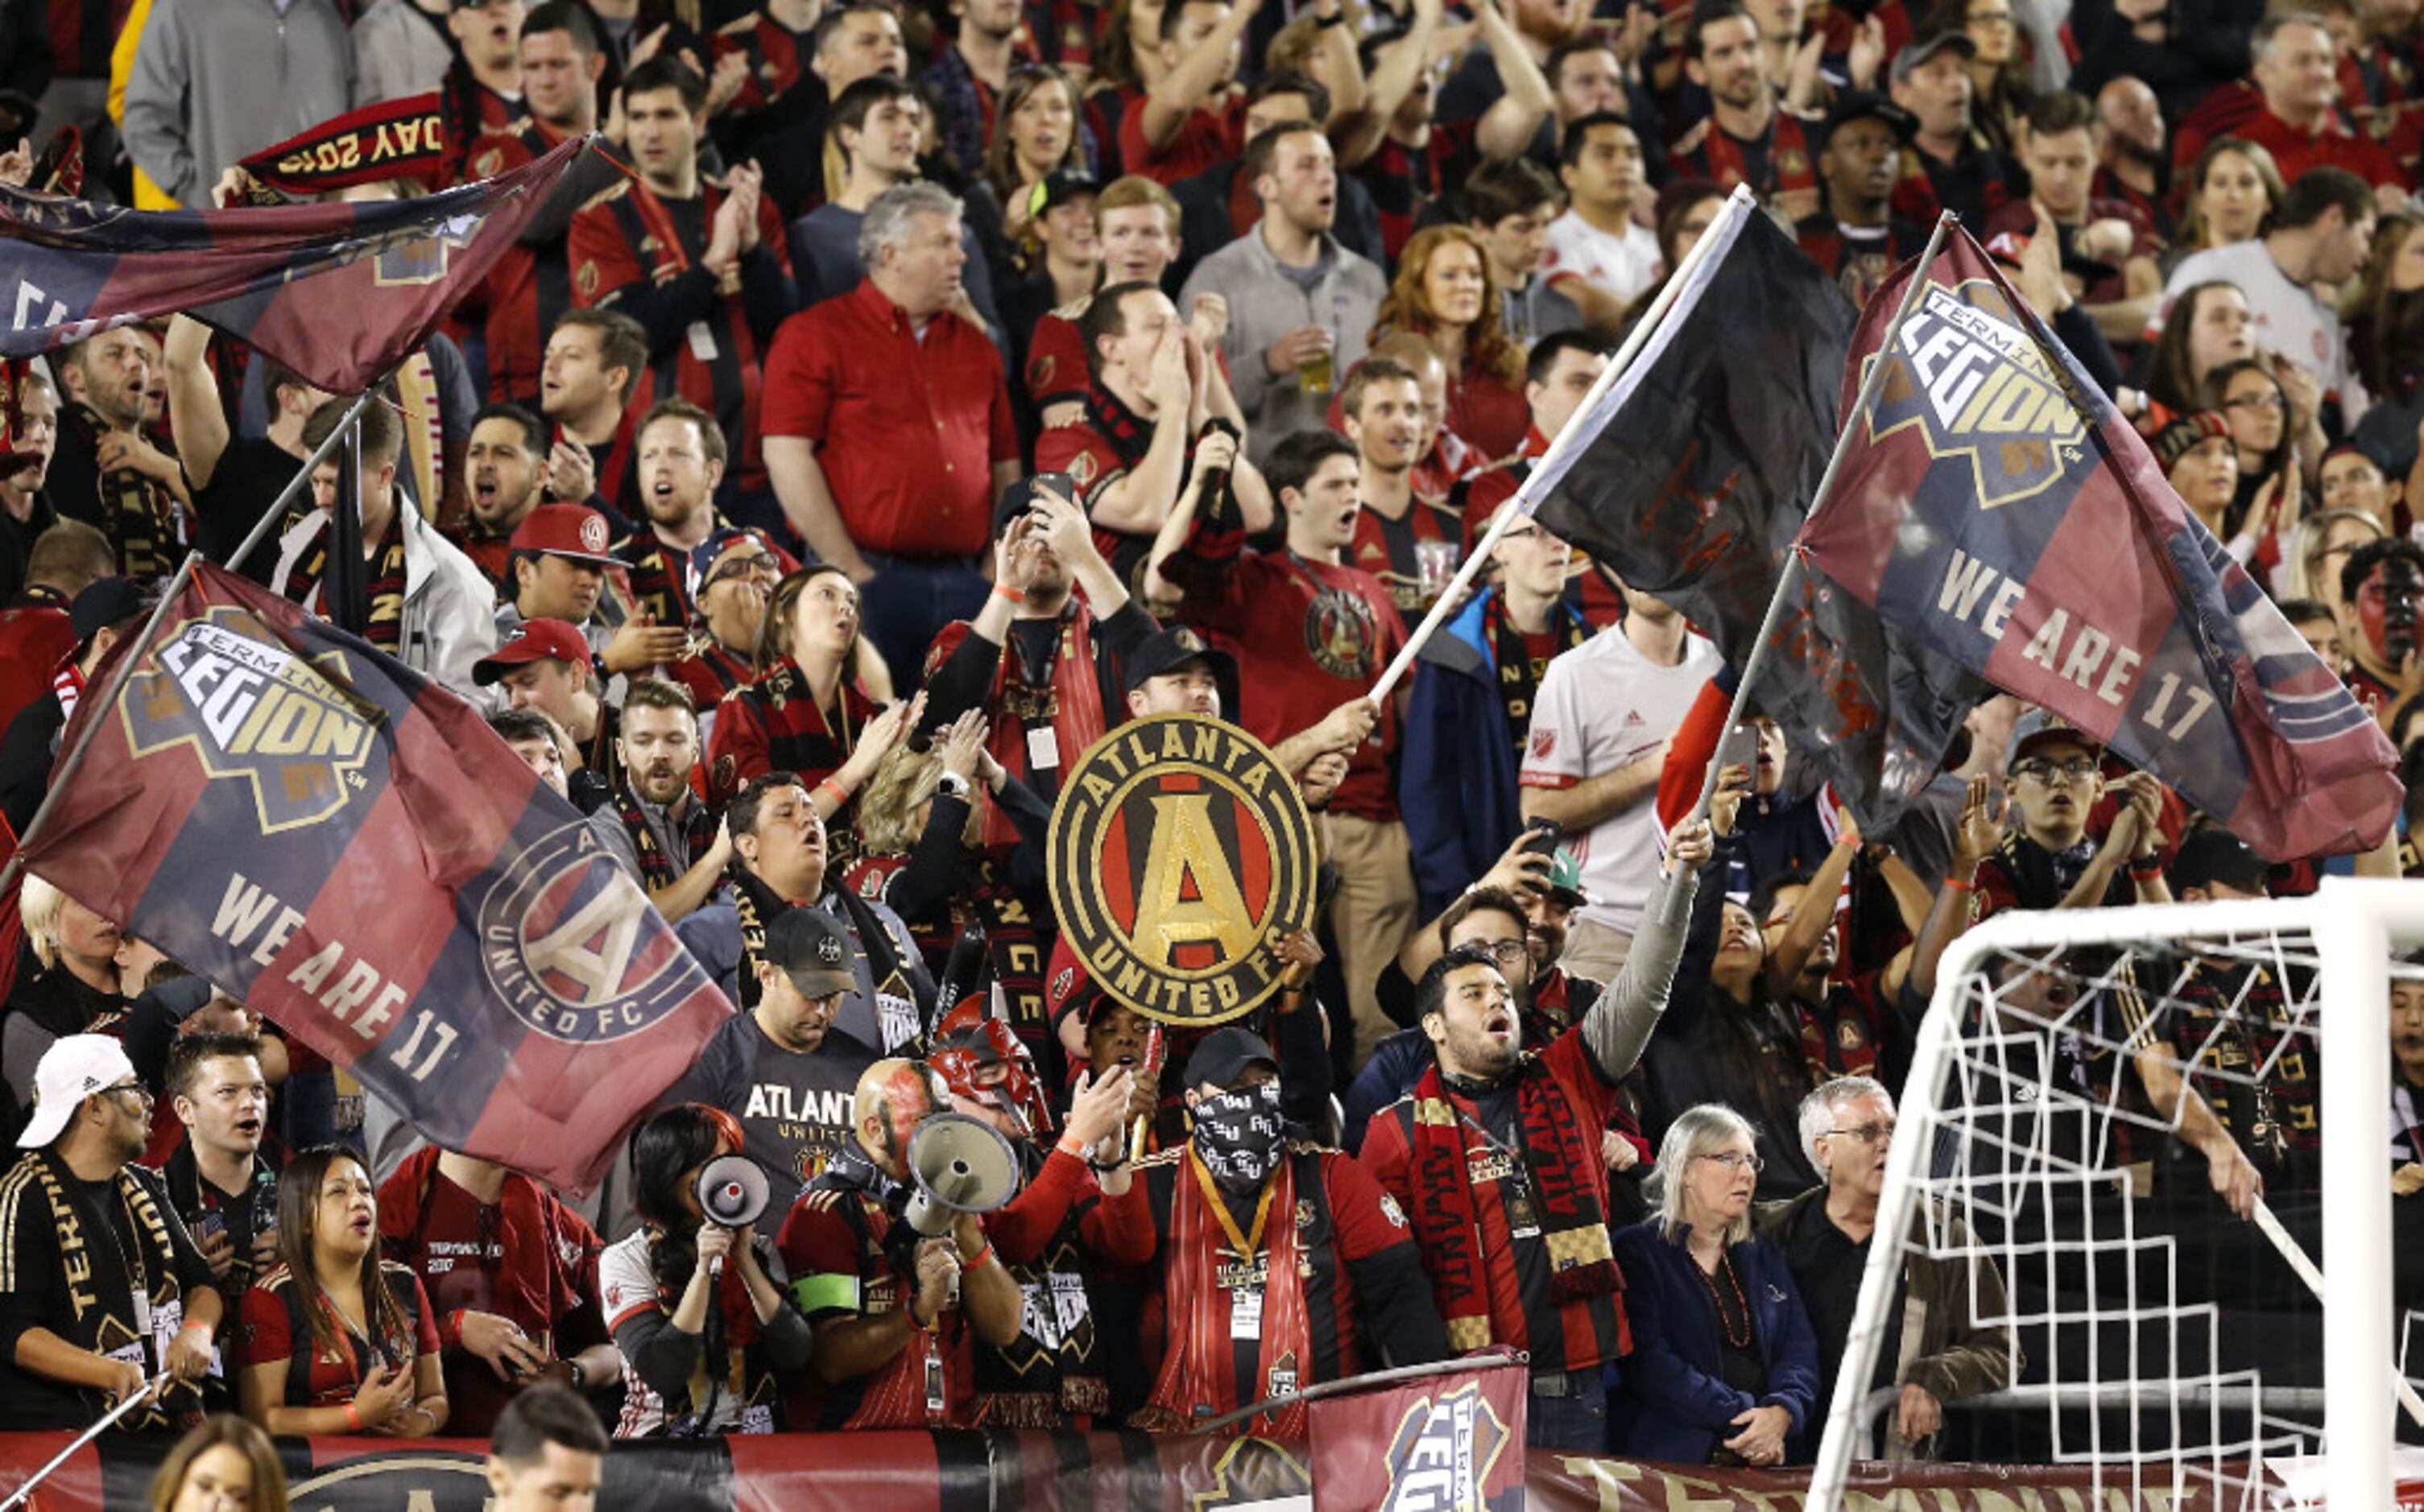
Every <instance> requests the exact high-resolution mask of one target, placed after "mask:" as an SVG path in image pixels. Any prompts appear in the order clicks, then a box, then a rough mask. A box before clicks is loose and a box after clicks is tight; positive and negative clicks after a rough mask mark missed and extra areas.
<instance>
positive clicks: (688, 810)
mask: <svg viewBox="0 0 2424 1512" xmlns="http://www.w3.org/2000/svg"><path fill="white" fill-rule="evenodd" d="M617 723H618V724H619V726H620V728H619V729H618V730H617V732H616V735H615V739H616V740H617V741H618V742H620V748H619V750H618V751H617V752H616V756H617V757H618V759H617V762H616V765H617V766H618V767H619V768H620V769H621V772H622V777H621V780H620V781H618V782H616V783H615V784H614V796H613V797H612V798H611V799H610V800H608V802H607V804H606V806H604V807H602V808H599V809H598V811H597V812H596V813H594V814H592V815H590V816H589V823H590V827H591V828H593V829H595V830H596V831H597V832H598V839H599V841H600V842H601V843H602V844H603V845H604V846H605V848H606V849H607V850H608V851H612V852H613V853H614V858H615V859H616V860H618V861H620V862H622V863H623V865H625V866H626V867H630V869H631V872H632V874H633V875H634V876H637V877H638V878H639V879H640V883H641V885H642V886H644V887H646V888H647V890H648V901H649V902H650V903H651V904H653V905H654V906H655V908H656V910H657V912H658V913H660V914H662V915H664V916H665V919H666V920H667V922H671V921H672V920H675V919H678V918H681V917H683V916H684V915H688V914H689V913H691V912H692V911H693V910H694V909H696V908H697V907H698V906H699V905H700V904H702V903H704V902H706V901H707V900H708V899H710V898H712V897H713V896H714V895H715V892H716V889H717V888H718V887H720V886H722V885H723V883H724V870H725V867H726V866H728V865H730V864H731V861H732V838H731V836H729V835H727V834H726V833H725V830H724V827H723V825H722V824H721V823H720V822H719V821H718V819H717V816H716V812H715V810H714V809H713V808H712V807H710V805H709V804H707V803H706V802H705V801H703V800H702V799H700V798H699V796H698V795H697V794H696V793H695V792H694V791H693V790H692V777H693V774H694V773H695V772H697V770H698V752H699V745H698V708H697V706H696V705H695V704H694V703H692V702H691V695H690V692H689V691H688V690H686V689H684V688H683V687H682V686H681V685H680V684H678V683H672V682H666V681H664V680H663V679H662V678H659V677H634V678H632V679H631V681H630V686H629V687H628V688H627V689H625V690H624V693H623V708H622V713H621V715H620V717H619V719H618V721H617Z"/></svg>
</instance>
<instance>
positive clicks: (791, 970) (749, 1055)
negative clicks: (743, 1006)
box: [667, 908, 877, 1210]
mask: <svg viewBox="0 0 2424 1512" xmlns="http://www.w3.org/2000/svg"><path fill="white" fill-rule="evenodd" d="M858 955H859V950H858V947H857V946H856V945H855V944H853V942H852V939H851V931H850V930H849V929H848V928H847V927H846V926H844V925H843V923H842V922H841V920H840V919H838V918H837V917H836V916H835V915H833V914H830V913H827V912H826V911H825V910H823V909H821V908H792V909H787V910H785V911H784V912H782V913H780V914H777V915H774V917H773V920H772V921H771V922H770V923H768V924H767V926H766V934H765V944H764V946H763V947H761V948H760V949H759V951H758V959H757V966H756V973H757V987H758V992H757V999H758V1001H757V1006H755V1007H754V1008H752V1009H750V1010H749V1011H747V1012H745V1013H742V1014H739V1015H737V1016H735V1017H733V1018H730V1019H726V1021H725V1022H724V1024H723V1026H722V1027H719V1028H718V1029H717V1031H716V1034H715V1037H714V1038H713V1039H712V1040H710V1041H709V1042H708V1044H707V1048H706V1049H704V1050H702V1051H700V1052H699V1058H698V1062H697V1064H696V1065H694V1066H693V1067H692V1068H691V1070H690V1071H689V1073H687V1074H685V1075H684V1076H683V1077H682V1079H681V1081H680V1083H679V1084H678V1086H677V1087H676V1089H675V1090H674V1091H673V1092H671V1093H669V1094H667V1098H668V1101H671V1102H685V1103H698V1104H701V1105H704V1106H708V1107H718V1108H722V1109H724V1111H726V1113H729V1114H730V1115H732V1117H733V1119H734V1120H735V1121H736V1122H738V1123H739V1124H740V1126H741V1129H742V1133H743V1134H744V1135H745V1136H747V1143H746V1145H745V1149H746V1152H747V1154H748V1155H749V1158H750V1159H752V1160H754V1161H756V1162H757V1163H758V1165H759V1166H760V1167H762V1168H764V1170H765V1171H766V1177H767V1180H768V1182H769V1183H770V1184H771V1185H770V1187H769V1190H771V1191H772V1192H773V1206H774V1208H775V1209H778V1210H779V1209H784V1208H788V1207H789V1205H790V1201H791V1199H792V1198H793V1197H795V1196H797V1195H798V1193H799V1191H800V1189H801V1188H802V1187H803V1186H806V1185H807V1184H808V1183H809V1182H811V1181H814V1180H815V1179H816V1177H817V1174H818V1172H820V1171H821V1170H824V1168H825V1164H826V1162H827V1161H829V1160H831V1159H832V1158H833V1156H834V1154H835V1153H836V1152H837V1151H838V1150H840V1149H842V1148H843V1147H844V1146H845V1145H847V1144H848V1143H849V1140H850V1127H851V1123H850V1095H851V1090H852V1089H853V1088H854V1087H856V1086H857V1085H858V1077H859V1074H860V1073H861V1072H863V1071H865V1070H866V1069H867V1068H868V1067H869V1066H871V1065H873V1064H874V1063H875V1059H876V1054H877V1052H876V1050H875V1048H874V1046H873V1045H871V1044H869V1043H868V1042H865V1041H862V1040H859V1039H856V1038H853V1036H852V1035H851V1034H849V1033H848V1032H846V1031H844V1030H842V1029H838V1028H837V1027H835V1026H834V1020H835V1018H836V1017H837V1015H838V1014H839V1013H840V1011H841V1009H842V1005H843V1002H844V1001H845V1000H846V999H847V998H848V997H849V996H850V995H852V994H853V992H855V991H856V990H857V984H858V979H857V976H856V974H855V968H856V967H857V966H858V964H859V963H858Z"/></svg>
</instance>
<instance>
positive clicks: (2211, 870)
mask: <svg viewBox="0 0 2424 1512" xmlns="http://www.w3.org/2000/svg"><path fill="white" fill-rule="evenodd" d="M2271 876H2272V867H2268V866H2266V865H2265V864H2264V858H2263V857H2262V856H2259V855H2257V853H2256V852H2255V851H2251V850H2249V849H2248V848H2247V842H2246V841H2244V840H2242V839H2241V838H2240V837H2239V836H2236V835H2233V834H2231V833H2230V832H2229V831H2228V830H2225V829H2222V828H2219V827H2216V826H2212V825H2209V826H2207V827H2206V828H2204V829H2201V830H2199V831H2197V832H2196V833H2195V834H2193V835H2192V836H2189V837H2188V838H2186V839H2184V840H2182V841H2181V842H2180V848H2179V850H2178V851H2176V852H2174V853H2173V856H2172V869H2171V883H2172V890H2173V891H2174V892H2186V891H2188V890H2189V889H2190V888H2192V887H2206V888H2210V887H2211V886H2212V885H2213V884H2214V883H2223V884H2224V885H2225V886H2228V887H2235V888H2237V889H2238V890H2239V891H2241V892H2242V893H2254V894H2256V895H2257V896H2258V897H2262V896H2264V895H2265V894H2267V893H2269V892H2270V891H2271V890H2272V889H2271V888H2270V887H2269V886H2268V885H2267V883H2268V882H2269V880H2270V878H2271Z"/></svg>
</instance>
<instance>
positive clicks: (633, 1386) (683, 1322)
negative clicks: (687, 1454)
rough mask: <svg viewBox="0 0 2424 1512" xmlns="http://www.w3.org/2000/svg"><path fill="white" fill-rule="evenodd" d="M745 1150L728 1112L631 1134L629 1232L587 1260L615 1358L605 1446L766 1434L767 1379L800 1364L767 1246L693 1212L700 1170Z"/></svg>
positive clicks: (805, 1351)
mask: <svg viewBox="0 0 2424 1512" xmlns="http://www.w3.org/2000/svg"><path fill="white" fill-rule="evenodd" d="M745 1153H746V1149H745V1145H744V1141H743V1139H742V1132H741V1125H740V1124H739V1123H737V1122H734V1121H733V1118H732V1115H731V1114H729V1113H726V1112H725V1111H724V1110H723V1109H721V1108H715V1107H701V1106H698V1105H697V1104H695V1103H683V1104H680V1105H678V1106H673V1107H668V1108H663V1109H661V1110H659V1111H658V1112H656V1113H653V1114H650V1115H649V1116H648V1119H647V1121H646V1122H644V1123H642V1124H641V1125H640V1127H639V1129H638V1130H637V1131H636V1132H635V1133H633V1134H632V1136H631V1205H632V1207H633V1208H634V1209H636V1210H637V1212H638V1215H639V1219H640V1226H639V1228H638V1230H637V1231H635V1232H634V1233H631V1234H630V1236H629V1237H627V1238H624V1239H621V1240H619V1241H617V1242H616V1243H614V1244H613V1245H610V1246H608V1247H607V1249H606V1252H605V1253H604V1254H602V1255H600V1256H598V1298H599V1300H600V1302H601V1303H602V1304H603V1305H604V1308H605V1313H606V1323H607V1326H608V1327H609V1328H611V1329H614V1346H615V1347H616V1348H617V1349H619V1350H621V1351H622V1355H623V1392H624V1394H623V1415H622V1417H621V1418H620V1419H619V1420H618V1421H617V1422H616V1424H615V1426H614V1437H616V1438H617V1439H666V1438H681V1439H694V1438H698V1437H701V1436H703V1435H715V1434H730V1433H749V1434H758V1433H773V1431H775V1429H776V1428H777V1427H778V1426H780V1425H781V1421H782V1419H781V1414H782V1410H783V1403H782V1399H781V1398H782V1393H781V1391H780V1388H779V1387H778V1386H777V1384H776V1383H777V1381H778V1379H779V1378H781V1377H789V1376H791V1375H793V1374H795V1373H797V1372H799V1371H802V1370H805V1369H806V1368H807V1364H808V1358H809V1351H810V1348H811V1340H810V1337H809V1334H808V1326H807V1323H806V1322H805V1320H804V1319H803V1318H802V1317H801V1316H800V1313H799V1310H798V1309H796V1308H793V1307H791V1306H790V1305H789V1303H788V1302H787V1301H786V1300H785V1299H784V1290H785V1287H786V1286H787V1284H788V1282H789V1278H788V1277H787V1276H786V1275H785V1273H784V1270H783V1262H782V1259H781V1257H780V1256H779V1255H777V1254H776V1253H775V1251H774V1247H773V1244H771V1243H769V1242H768V1241H766V1240H764V1239H762V1238H759V1237H758V1235H757V1233H755V1226H754V1225H743V1226H742V1227H740V1228H726V1227H725V1226H724V1225H723V1224H721V1223H717V1222H714V1221H712V1220H711V1219H710V1218H708V1217H707V1215H706V1214H705V1213H704V1212H702V1211H701V1210H700V1208H699V1203H698V1178H699V1174H700V1172H701V1171H702V1170H704V1169H705V1168H706V1166H707V1164H708V1163H709V1162H710V1161H711V1160H714V1159H716V1158H718V1157H719V1156H723V1155H735V1154H745Z"/></svg>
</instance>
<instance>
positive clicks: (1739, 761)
mask: <svg viewBox="0 0 2424 1512" xmlns="http://www.w3.org/2000/svg"><path fill="white" fill-rule="evenodd" d="M1728 767H1742V768H1745V769H1746V770H1747V771H1748V772H1750V774H1751V776H1752V777H1754V778H1756V777H1758V775H1759V731H1758V730H1757V729H1756V728H1754V727H1753V726H1751V725H1748V724H1737V725H1735V726H1734V727H1733V728H1732V729H1730V730H1729V731H1727V732H1726V738H1725V740H1724V741H1723V742H1721V743H1720V744H1719V745H1718V746H1717V771H1718V772H1719V773H1720V774H1722V773H1723V772H1725V770H1726V769H1727V768H1728Z"/></svg>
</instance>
